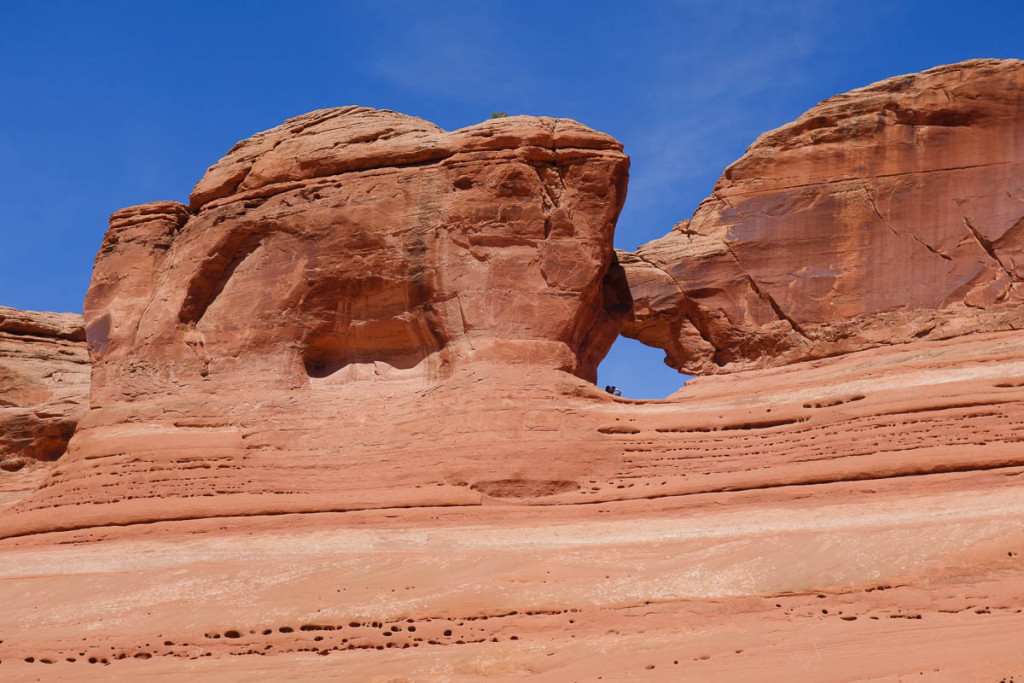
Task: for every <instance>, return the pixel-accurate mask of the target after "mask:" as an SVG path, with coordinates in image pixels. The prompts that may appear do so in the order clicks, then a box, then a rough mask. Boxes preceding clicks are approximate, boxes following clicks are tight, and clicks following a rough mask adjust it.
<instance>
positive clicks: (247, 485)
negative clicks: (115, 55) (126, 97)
mask: <svg viewBox="0 0 1024 683" xmlns="http://www.w3.org/2000/svg"><path fill="white" fill-rule="evenodd" d="M1022 74H1024V63H1021V62H1015V61H993V60H985V61H974V62H967V63H964V64H962V65H954V66H950V67H940V68H937V69H933V70H930V71H928V72H924V73H923V74H917V75H913V76H906V77H899V78H897V79H891V80H890V81H885V82H883V83H880V84H876V85H874V86H869V87H867V88H863V89H860V90H857V91H853V92H852V93H849V94H847V95H844V96H839V97H837V98H832V99H831V100H828V101H826V102H825V103H823V104H822V105H819V107H817V108H815V109H814V110H812V112H816V113H814V115H813V116H811V115H810V114H809V115H808V116H810V118H808V116H805V117H802V118H801V119H799V120H798V121H797V122H796V123H794V124H790V126H786V127H783V128H782V129H780V130H779V131H775V132H773V133H769V134H766V135H765V136H762V138H760V140H759V141H758V142H757V143H755V145H754V146H753V147H752V148H751V150H750V151H749V152H748V154H747V155H746V156H745V157H744V158H743V159H741V160H740V161H739V162H737V164H735V165H734V166H733V167H731V168H730V170H729V171H728V172H727V174H726V178H724V179H723V181H722V182H721V183H719V186H718V187H717V188H716V191H715V194H714V195H713V196H712V198H711V199H709V200H708V201H707V202H705V203H704V204H702V206H701V208H700V209H699V210H698V213H697V215H696V216H695V217H694V219H693V221H691V223H690V224H689V225H690V226H694V227H692V228H687V227H685V226H682V227H679V228H678V229H677V230H676V231H674V232H673V233H672V234H670V235H669V236H667V237H666V238H664V239H663V240H660V241H657V242H656V243H655V244H654V245H653V246H652V245H645V246H644V247H641V248H640V249H639V250H638V252H637V253H636V254H629V253H626V252H620V253H618V254H616V253H615V252H614V251H613V249H612V247H611V245H612V239H611V238H612V230H613V228H614V224H615V220H616V218H617V216H618V212H619V210H620V208H621V206H622V202H623V200H624V197H625V187H626V173H627V169H628V159H627V157H626V156H625V155H624V154H623V152H622V149H621V146H620V145H619V144H618V143H617V142H615V141H614V140H613V139H612V138H610V137H608V136H606V135H603V134H601V133H597V132H594V131H591V130H590V129H587V128H585V127H584V126H582V125H580V124H578V123H576V122H573V121H568V120H564V119H546V118H532V117H511V118H508V119H497V120H494V121H489V122H486V123H484V124H480V125H478V126H473V127H470V128H466V129H462V130H459V131H454V132H445V131H442V130H440V129H438V128H437V127H436V126H433V125H432V124H429V123H426V122H424V121H421V120H419V119H414V118H412V117H407V116H402V115H400V114H396V113H394V112H387V111H376V110H369V109H364V108H358V107H345V108H340V109H333V110H323V111H319V112H313V113H311V114H307V115H305V116H301V117H298V118H296V119H292V120H290V121H288V122H286V123H285V124H284V125H282V126H279V127H278V128H275V129H272V130H270V131H267V132H265V133H260V134H257V135H255V136H253V137H252V138H249V139H248V140H245V141H243V142H241V143H239V144H238V145H236V146H235V147H234V148H233V149H232V150H231V151H230V152H229V153H228V155H227V156H226V157H225V158H224V159H222V160H221V161H220V162H218V163H217V164H215V165H214V166H213V167H211V168H210V169H209V170H208V171H207V173H206V175H205V176H204V177H203V179H202V180H200V182H199V183H198V184H197V185H196V187H195V189H194V191H193V193H192V197H191V200H190V203H189V205H188V206H185V205H183V204H177V203H173V202H160V203H155V204H147V205H143V206H139V207H132V208H130V209H125V210H123V211H120V212H118V213H116V214H114V216H113V217H112V218H111V227H110V230H109V231H108V233H107V237H106V239H105V241H104V244H103V247H102V248H101V251H100V254H99V255H98V257H97V260H96V265H95V272H94V277H93V282H92V286H91V288H90V290H89V294H88V296H87V298H86V305H85V323H86V329H87V337H88V346H89V353H90V356H91V359H92V363H93V373H92V403H91V410H90V411H89V413H88V415H87V416H86V417H85V418H84V419H83V420H82V421H81V423H80V425H79V427H78V429H77V431H76V433H75V435H74V437H73V439H72V441H71V444H70V447H69V450H68V452H67V454H66V455H65V456H63V457H62V458H61V459H60V460H59V461H58V463H57V465H56V466H55V467H54V468H53V469H52V470H51V471H50V472H49V474H48V475H47V476H46V478H45V480H44V481H43V482H42V484H41V485H40V487H39V488H38V490H36V491H35V492H34V493H32V494H31V495H30V496H28V497H27V498H24V499H23V500H20V501H19V502H18V503H16V504H15V505H13V506H11V507H10V508H9V509H7V510H3V511H2V512H0V601H2V604H3V605H4V609H3V611H2V612H0V673H2V674H3V675H4V676H5V677H9V678H10V679H11V680H32V679H36V678H39V677H53V678H56V677H67V678H74V679H76V680H109V679H110V678H112V677H117V678H124V679H132V678H147V679H150V678H157V679H159V678H161V677H162V678H165V679H185V678H187V679H189V680H211V681H214V680H216V681H223V680H239V681H241V680H253V679H254V678H257V679H260V678H262V679H274V680H299V679H310V678H312V679H327V678H332V679H342V680H359V681H362V680H381V681H391V680H417V681H419V680H437V681H447V680H456V681H475V680H480V679H484V678H489V677H493V678H501V677H508V678H523V677H529V678H531V679H536V680H550V681H567V680H666V681H680V680H692V681H750V680H759V681H792V680H813V681H856V680H873V681H893V682H895V681H900V680H909V679H910V678H912V679H913V680H924V681H965V680H966V681H971V680H977V681H1000V680H1011V679H1012V678H1013V677H1014V676H1019V675H1021V674H1024V650H1022V649H1021V647H1020V634H1021V633H1022V632H1024V611H1022V610H1024V567H1022V564H1021V556H1022V553H1024V478H1022V477H1024V430H1022V427H1024V345H1022V344H1021V337H1020V335H1021V333H1020V332H1019V331H1018V330H1017V329H1016V328H1017V326H1018V321H1019V320H1020V316H1021V310H1022V309H1021V302H1020V300H1019V297H1018V291H1017V289H1016V287H1017V276H1016V275H1015V274H1014V273H1015V272H1016V271H1014V270H1013V268H1014V267H1015V266H1013V263H1014V259H1015V258H1017V257H1018V256H1019V254H1017V253H1015V252H1014V248H1013V244H1014V240H1015V239H1018V238H1019V234H1018V233H1019V231H1020V229H1021V227H1020V225H1019V221H1020V218H1019V216H1020V215H1024V211H1019V214H1017V213H1015V212H1018V210H1020V209H1021V206H1022V205H1024V202H1022V199H1024V197H1022V195H1021V192H1022V188H1024V170H1022V169H1024V167H1022V165H1021V164H1022V163H1024V148H1021V146H1020V145H1021V142H1022V140H1024V135H1022V134H1021V133H1020V131H1021V127H1022V124H1024V120H1022V111H1021V108H1020V103H1021V101H1020V92H1021V91H1020V85H1021V83H1022V80H1021V79H1022ZM1013 88H1016V90H1013ZM943 93H946V94H943ZM1014 98H1016V99H1014ZM892 101H896V102H897V103H898V106H896V107H895V108H893V107H889V106H888V103H890V102H892ZM830 103H831V104H830ZM1014 107H1016V108H1014ZM908 112H910V113H908ZM929 112H939V113H937V114H934V115H932V114H930V113H929ZM911 114H913V115H911ZM829 117H831V118H829ZM908 117H909V118H908ZM901 118H902V120H903V122H902V123H900V122H899V121H900V120H901ZM890 119H892V120H890ZM812 120H813V121H814V122H815V123H814V124H813V125H810V124H808V121H812ZM801 122H802V123H801ZM953 122H956V123H955V124H954V123H953ZM869 124H870V125H869ZM1014 126H1016V128H1014ZM1014 130H1015V131H1016V132H1013V131H1014ZM815 131H817V132H815ZM1008 131H1009V132H1008ZM907 145H909V146H907ZM844 146H845V147H844ZM889 147H891V148H892V149H891V150H889ZM842 149H846V152H842ZM887 150H888V151H887ZM844 154H845V155H846V156H845V157H844V156H843V155H844ZM957 155H959V156H957ZM847 157H848V158H847ZM853 157H857V158H859V159H861V162H862V163H861V164H860V165H857V164H853V162H852V161H851V159H852V158H853ZM890 157H891V158H890ZM953 157H955V158H956V160H957V163H960V164H962V165H964V168H963V169H957V170H955V171H954V170H950V167H949V166H946V167H943V168H942V169H939V168H936V167H934V166H935V164H936V163H938V161H937V160H939V159H943V158H945V159H946V160H947V161H949V159H950V158H953ZM851 164H853V165H851ZM844 168H846V169H853V170H849V171H844V170H843V169H844ZM780 169H781V170H780ZM857 169H859V170H857ZM847 172H849V173H852V174H854V175H853V176H851V177H850V178H849V179H845V176H843V174H844V173H847ZM801 173H802V174H803V175H802V176H801V175H800V174H801ZM857 174H859V175H857ZM951 174H952V175H951ZM947 176H949V177H947ZM801 178H803V179H804V180H800V179H801ZM822 178H824V179H827V180H826V181H822ZM807 179H813V182H810V183H809V184H807V182H806V181H807ZM897 179H899V180H897ZM847 182H849V183H852V184H851V185H850V186H849V187H847V186H846V185H844V183H847ZM801 183H804V184H807V189H806V193H807V194H801V195H800V197H802V198H803V199H802V200H800V201H797V200H796V199H794V198H793V197H792V196H791V195H790V194H787V193H792V192H795V191H796V190H795V189H794V188H795V187H796V186H797V185H800V184H801ZM890 183H897V185H898V183H907V185H906V186H903V185H898V186H897V185H892V186H891V185H890ZM840 187H842V188H846V189H843V190H841V191H840V189H839V188H840ZM737 188H738V189H737ZM851 188H852V189H851ZM882 188H885V189H884V190H883V189H882ZM800 192H803V190H801V191H800ZM886 192H888V193H890V194H887V195H885V196H888V197H889V200H890V201H889V203H886V202H885V201H882V203H881V204H879V201H880V200H879V197H881V196H882V195H883V194H884V193H886ZM915 192H916V193H920V194H914V193H915ZM986 192H987V193H988V194H985V193H986ZM900 193H903V194H900ZM908 193H909V194H908ZM741 195H743V196H744V197H746V198H741ZM997 195H998V196H997ZM854 196H856V197H859V199H856V198H851V197H854ZM897 196H899V197H900V198H902V199H905V200H906V201H902V199H901V200H900V201H897V200H894V199H893V197H897ZM954 198H960V199H963V200H964V201H963V202H961V203H960V204H957V202H956V201H954ZM804 200H805V201H804ZM869 200H871V201H869ZM947 200H948V201H949V202H950V203H952V204H953V205H954V206H958V207H960V208H958V209H957V211H959V213H957V217H958V220H959V221H960V223H959V230H960V232H959V233H957V234H955V235H954V234H953V232H952V231H953V229H954V227H955V226H954V225H953V223H951V222H949V221H952V213H950V212H951V211H952V209H948V207H946V205H945V202H946V201H947ZM872 201H874V203H875V204H876V205H878V206H879V211H878V213H880V214H881V216H882V218H880V219H878V221H879V222H878V223H877V224H876V222H874V221H875V219H872V218H871V216H875V215H876V214H875V211H874V209H872V208H871V203H872ZM743 202H752V204H748V205H745V206H746V208H745V209H743V211H742V212H734V213H730V211H732V209H729V205H728V203H732V205H733V206H738V205H740V204H742V203H743ZM773 202H775V203H777V205H778V206H779V207H782V208H780V209H779V210H778V211H775V210H771V211H768V210H764V211H761V210H760V209H758V210H755V209H756V207H757V206H760V207H762V208H763V207H765V206H768V205H769V204H772V203H773ZM755 205H756V206H755ZM773 205H774V204H773ZM883 206H884V207H885V208H884V209H883V208H882V207H883ZM865 207H866V209H865ZM928 207H933V208H934V209H935V211H938V212H939V214H941V215H938V214H937V215H936V216H931V215H930V214H929V215H926V214H927V212H928V211H931V210H932V209H931V208H928ZM864 211H867V212H868V213H863V212H864ZM901 211H902V212H904V213H903V214H900V216H901V217H900V218H898V219H897V218H896V217H895V216H896V215H897V213H898V212H901ZM915 212H916V213H915ZM869 214H870V215H869ZM947 214H948V215H947ZM1015 215H1016V216H1018V217H1017V218H1014V216H1015ZM964 216H967V217H968V218H969V220H970V222H971V225H973V226H974V228H975V230H976V231H977V232H978V234H979V235H982V236H983V238H978V237H977V236H976V235H974V234H973V233H971V235H970V236H969V238H968V237H965V234H966V233H967V232H970V230H969V229H968V228H966V227H965V222H964ZM876 218H877V216H876ZM933 219H934V220H933ZM947 219H949V220H947ZM893 221H897V222H898V223H899V227H898V228H897V229H896V231H895V232H894V231H893V230H891V229H890V228H889V227H887V226H886V225H884V223H886V222H888V223H890V224H893ZM1000 230H1002V232H1000ZM886 233H888V234H890V235H892V237H891V238H890V237H887V236H886ZM895 233H899V234H895ZM800 235H803V236H804V237H800ZM943 240H947V241H949V243H948V244H947V242H946V241H943ZM922 242H923V243H925V244H927V245H931V246H932V247H934V249H935V250H936V251H940V252H942V253H944V254H945V255H946V257H948V258H943V257H942V256H937V255H936V254H935V253H933V252H932V250H929V249H923V248H922V249H923V250H922V249H918V247H917V246H914V245H918V246H920V243H922ZM986 242H987V243H988V244H989V246H990V247H991V253H990V252H989V251H988V250H986V249H985V248H984V245H985V244H986ZM790 243H792V249H790V250H788V251H787V249H786V248H785V247H786V245H787V244H790ZM723 250H724V251H723ZM729 250H734V251H735V254H734V255H732V256H730V257H728V258H727V254H728V252H729ZM780 253H781V254H783V255H784V256H785V258H784V259H781V260H779V259H775V260H772V259H771V258H769V257H770V256H771V254H775V255H776V256H777V255H778V254H780ZM652 254H653V255H652ZM659 259H660V260H659ZM935 259H937V260H935ZM776 261H778V262H776ZM939 262H941V263H939ZM823 263H829V264H831V265H830V266H829V267H830V268H832V271H830V272H829V274H827V275H825V274H821V273H820V272H819V270H820V268H822V267H823V266H822V265H821V264H823ZM867 264H873V265H871V266H870V268H868V265H867ZM1000 264H1001V265H1000ZM769 266H770V267H771V268H774V269H776V270H773V271H771V272H769V271H768V270H763V269H766V268H769ZM804 268H806V269H805V270H801V269H804ZM759 269H760V270H759ZM816 269H818V270H816ZM865 269H867V270H870V273H867V272H866V271H865ZM876 269H880V270H876ZM811 271H814V273H818V275H814V274H813V273H812V272H811ZM908 272H909V274H908ZM772 273H775V274H776V275H778V278H777V279H772V278H773V275H772ZM1000 273H1002V275H1000ZM784 276H785V277H784ZM787 277H788V278H789V279H788V280H786V278H787ZM886 277H888V278H890V280H888V281H886V280H885V279H884V278H886ZM784 280H785V282H783V281H784ZM826 281H827V282H828V283H830V284H829V285H828V286H827V287H825V286H823V285H822V283H823V282H826ZM670 285H671V286H670ZM783 286H784V287H786V288H787V290H786V291H787V292H789V294H788V295H787V296H789V298H786V296H783V295H782V294H781V293H780V292H779V291H777V290H776V289H775V287H783ZM829 287H831V288H832V289H829ZM883 289H886V291H887V292H888V293H887V294H883ZM879 297H881V298H879ZM833 301H834V302H835V305H834V306H831V305H829V304H830V303H831V302H833ZM773 302H774V303H773ZM776 309H778V310H776ZM772 316H774V317H772ZM922 320H927V321H929V322H928V323H927V324H925V325H924V327H921V326H920V325H921V324H923V323H921V322H920V321H922ZM932 323H934V327H928V325H931V324H932ZM922 329H924V330H925V331H924V332H923V333H922ZM620 332H622V333H626V334H630V335H633V336H637V337H638V338H640V339H641V340H643V341H646V342H648V343H651V344H654V345H657V346H660V347H662V348H664V349H665V350H666V353H667V354H668V356H669V360H670V362H672V363H673V364H675V365H677V366H678V367H685V368H689V369H699V370H700V371H701V372H703V373H704V374H705V375H706V376H702V377H698V378H697V379H695V380H692V381H691V382H688V383H687V384H686V386H685V387H683V388H681V389H680V390H679V391H678V392H677V393H675V394H673V395H672V396H670V397H668V398H667V399H664V400H649V401H642V400H630V399H623V398H618V397H613V396H611V395H609V394H607V393H605V392H603V391H601V390H599V389H598V388H597V387H595V386H594V385H593V383H592V381H593V379H594V372H595V369H596V367H597V364H598V363H599V362H600V360H601V358H602V357H603V356H604V355H605V353H606V352H607V349H608V348H609V346H610V344H611V342H612V341H613V340H614V338H615V337H616V335H617V334H618V333H620Z"/></svg>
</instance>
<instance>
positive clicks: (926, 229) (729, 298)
mask: <svg viewBox="0 0 1024 683" xmlns="http://www.w3.org/2000/svg"><path fill="white" fill-rule="evenodd" d="M1022 246H1024V62H1021V61H1018V60H975V61H971V62H965V63H963V64H957V65H952V66H945V67H938V68H935V69H931V70H929V71H925V72H923V73H920V74H911V75H907V76H898V77H896V78H891V79H888V80H885V81H882V82H880V83H875V84H874V85H870V86H867V87H865V88H860V89H857V90H853V91H851V92H848V93H845V94H842V95H837V96H835V97H832V98H830V99H828V100H825V101H824V102H822V103H821V104H819V105H818V106H816V107H814V108H813V109H811V110H810V111H808V112H807V113H806V114H804V115H803V116H801V117H800V118H798V119H797V120H796V121H794V122H792V123H789V124H786V125H785V126H782V127H781V128H778V129H776V130H773V131H770V132H768V133H765V134H764V135H762V136H761V137H760V138H758V139H757V141H755V142H754V144H753V145H751V146H750V148H749V149H748V150H747V152H746V154H744V155H743V157H742V158H740V159H739V160H738V161H736V162H735V163H734V164H732V165H731V166H730V167H729V168H728V169H726V171H725V173H724V174H723V176H722V178H721V179H720V180H719V181H718V184H717V185H716V186H715V190H714V192H713V193H712V195H711V196H710V197H709V198H707V199H706V200H705V201H704V202H702V203H701V205H700V207H699V208H698V209H697V211H696V212H695V213H694V215H693V217H692V218H691V219H690V220H688V221H683V222H682V223H680V224H678V225H677V226H675V228H674V229H673V230H672V232H670V233H669V234H668V235H666V236H665V237H663V238H660V239H658V240H654V241H653V242H650V243H649V244H646V245H644V246H642V247H640V248H639V249H638V250H637V252H636V253H635V254H625V253H622V254H620V255H619V261H620V262H622V263H623V265H624V266H625V270H626V273H627V280H628V281H629V288H630V290H631V292H632V294H633V299H634V302H635V306H634V316H633V318H632V319H631V320H629V321H627V323H626V324H625V331H624V333H625V334H627V335H629V336H632V337H635V338H637V339H640V340H641V341H643V342H645V343H648V344H651V345H653V346H659V347H662V348H664V349H666V352H667V359H666V362H668V364H669V365H671V366H673V367H675V368H678V369H681V370H683V371H686V372H691V373H697V374H707V373H715V372H723V371H735V370H739V369H743V368H750V367H765V366H770V365H780V364H785V363H792V362H796V361H800V360H805V359H808V358H819V357H824V356H834V355H836V354H840V353H848V352H851V351H856V350H860V349H864V348H871V347H874V346H879V345H884V344H902V343H905V342H907V341H912V340H915V339H946V338H950V337H954V336H958V335H963V334H969V333H971V332H976V331H992V330H1000V329H1020V328H1021V327H1024V314H1022V310H1024V309H1022V307H1021V305H1020V303H1021V299H1022V297H1024V270H1022V268H1024V261H1022V256H1021V249H1022Z"/></svg>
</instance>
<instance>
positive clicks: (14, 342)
mask: <svg viewBox="0 0 1024 683" xmlns="http://www.w3.org/2000/svg"><path fill="white" fill-rule="evenodd" d="M88 407H89V359H88V356H87V354H86V350H85V329H84V327H83V323H82V316H80V315H75V314H73V313H37V312H34V311H19V310H17V309H13V308H7V307H4V306H0V508H3V507H6V506H7V505H9V504H10V503H12V502H14V500H16V499H17V498H19V497H21V496H23V495H25V494H27V493H28V492H29V491H31V490H32V489H34V488H35V487H36V486H38V484H39V480H40V478H41V477H42V475H43V473H44V472H45V471H46V470H47V469H48V468H49V467H50V464H51V462H52V461H54V460H56V459H57V458H59V457H60V456H61V455H62V454H63V453H64V451H65V449H66V448H67V445H68V441H69V440H70V439H71V435H72V434H73V433H74V431H75V425H76V424H77V423H78V421H79V419H81V417H82V415H83V414H85V411H86V410H88Z"/></svg>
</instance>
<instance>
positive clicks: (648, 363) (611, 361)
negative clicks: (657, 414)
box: [597, 335, 693, 399]
mask: <svg viewBox="0 0 1024 683" xmlns="http://www.w3.org/2000/svg"><path fill="white" fill-rule="evenodd" d="M690 379H693V376H692V375H684V374H682V373H680V372H677V371H676V370H674V369H673V368H670V367H669V366H667V365H665V352H664V351H663V350H661V349H656V348H653V347H650V346H646V345H644V344H642V343H640V342H638V341H637V340H635V339H630V338H628V337H623V336H621V335H620V336H619V338H618V339H616V340H615V343H614V344H612V348H611V350H610V351H608V355H606V356H605V357H604V360H602V361H601V364H600V365H599V366H598V368H597V385H598V386H599V387H601V388H604V387H605V386H607V385H609V384H610V385H613V386H616V387H618V388H619V389H620V390H621V391H622V396H623V397H624V398H636V399H661V398H666V397H667V396H669V395H670V394H672V393H673V392H676V391H678V390H679V389H681V388H682V387H683V385H685V384H686V382H687V381H688V380H690Z"/></svg>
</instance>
